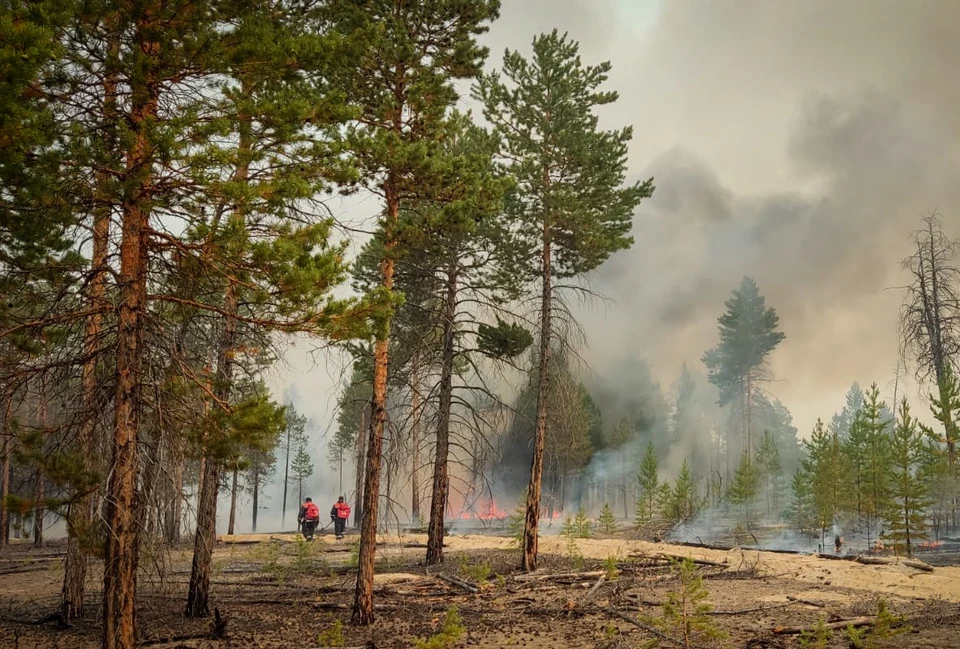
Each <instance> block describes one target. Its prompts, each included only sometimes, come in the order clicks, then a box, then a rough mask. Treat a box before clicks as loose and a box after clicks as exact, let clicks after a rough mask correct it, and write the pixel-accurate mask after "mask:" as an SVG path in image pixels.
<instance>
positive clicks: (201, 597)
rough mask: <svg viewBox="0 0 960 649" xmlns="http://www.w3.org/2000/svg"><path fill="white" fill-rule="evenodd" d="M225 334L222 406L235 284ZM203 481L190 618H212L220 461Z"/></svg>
mask: <svg viewBox="0 0 960 649" xmlns="http://www.w3.org/2000/svg"><path fill="white" fill-rule="evenodd" d="M224 297H225V299H224V311H225V312H226V313H227V316H226V317H225V318H224V322H223V334H222V337H221V339H220V344H219V348H218V350H217V377H216V388H215V390H214V394H215V396H216V397H217V399H218V400H219V401H220V402H221V403H228V402H229V399H230V383H231V380H232V378H233V347H234V342H235V338H236V329H237V321H236V319H235V317H233V316H235V314H236V313H237V294H236V288H235V287H234V286H233V284H232V283H230V284H228V285H227V287H226V290H225V296H224ZM204 460H205V461H204V471H203V480H202V482H201V486H200V495H199V497H198V502H197V533H196V535H195V537H194V545H193V565H192V567H191V571H190V589H189V592H188V593H187V608H186V610H185V615H186V616H187V617H206V616H208V615H210V572H211V566H212V562H213V546H214V545H215V544H216V541H217V495H218V493H219V491H220V471H221V468H222V463H221V462H220V459H219V458H216V457H212V456H207V455H206V454H205V457H204Z"/></svg>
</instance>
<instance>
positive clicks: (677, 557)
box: [660, 552, 730, 568]
mask: <svg viewBox="0 0 960 649" xmlns="http://www.w3.org/2000/svg"><path fill="white" fill-rule="evenodd" d="M660 554H661V555H662V556H664V557H666V558H667V559H673V560H674V561H680V562H683V561H688V560H689V561H692V562H693V563H694V564H696V565H698V566H711V567H715V568H729V567H730V564H729V563H720V562H719V561H709V560H707V559H694V558H693V557H683V556H680V555H679V554H667V553H666V552H661V553H660Z"/></svg>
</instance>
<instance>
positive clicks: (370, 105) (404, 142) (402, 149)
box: [329, 0, 500, 625]
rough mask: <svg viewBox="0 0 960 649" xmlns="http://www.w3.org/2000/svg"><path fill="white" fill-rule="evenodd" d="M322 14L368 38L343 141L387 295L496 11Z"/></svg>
mask: <svg viewBox="0 0 960 649" xmlns="http://www.w3.org/2000/svg"><path fill="white" fill-rule="evenodd" d="M329 5H330V6H329V9H330V12H331V15H332V16H333V17H334V19H335V21H336V24H337V26H338V29H340V30H344V31H346V32H347V33H354V32H355V31H356V30H358V29H360V30H368V29H369V28H370V27H371V26H375V27H374V28H373V30H372V31H371V32H370V38H369V39H368V41H367V42H366V45H367V47H365V48H364V49H363V50H362V51H361V52H359V53H358V55H357V56H356V57H355V59H354V60H353V61H352V62H351V63H353V64H354V65H355V70H356V71H355V72H354V73H353V75H352V79H351V81H352V83H351V84H350V87H349V90H350V94H351V96H352V97H353V98H354V99H355V100H356V101H357V103H358V104H359V106H360V107H361V114H360V115H359V116H358V119H357V121H356V122H355V123H354V125H353V126H352V127H351V128H350V130H349V133H348V143H349V146H350V149H351V152H352V154H353V157H354V159H355V161H356V163H357V165H358V166H359V168H360V171H361V174H360V180H361V182H362V183H363V184H364V185H365V186H367V187H368V188H369V189H371V190H373V191H374V192H375V193H376V194H377V195H380V196H382V197H383V199H384V212H383V219H382V225H381V228H382V231H383V256H382V259H381V260H380V270H381V273H380V286H379V288H378V289H377V291H376V293H375V294H374V295H376V296H380V297H382V298H386V299H388V300H390V301H391V302H394V300H391V299H390V298H391V295H392V291H393V285H394V270H395V262H396V258H395V250H396V248H397V246H398V243H399V241H400V238H401V237H402V235H403V233H402V231H401V230H400V212H401V206H402V205H403V204H405V203H407V202H411V201H412V202H417V201H419V200H423V199H432V198H438V197H441V196H442V193H443V191H444V190H445V189H447V188H448V187H451V186H456V173H457V169H456V168H455V167H454V166H452V165H450V164H449V159H448V158H447V156H445V155H444V152H443V149H442V143H443V139H444V136H445V134H446V130H447V126H448V122H447V119H446V117H447V112H448V110H449V109H450V108H452V107H453V105H454V104H455V103H456V101H457V90H456V88H455V87H454V83H453V82H454V81H455V80H456V79H469V78H471V77H474V76H475V75H477V74H478V73H479V71H480V67H481V65H482V64H483V60H484V59H485V58H486V55H487V50H486V48H484V47H481V46H480V45H479V44H478V43H477V42H476V38H477V37H478V36H479V35H480V34H482V33H484V32H485V31H486V30H487V26H486V23H487V22H488V21H490V20H492V19H495V18H496V17H497V15H498V12H499V6H500V3H499V1H498V0H437V1H436V2H430V3H420V2H414V3H402V4H398V3H396V2H394V1H393V0H369V1H367V2H362V3H357V2H353V1H352V0H332V1H331V2H330V3H329ZM391 315H392V313H391V312H387V313H384V314H382V316H381V317H378V318H376V319H375V321H374V323H373V324H374V329H375V336H374V339H375V340H374V345H373V346H374V353H373V372H372V374H373V398H372V408H371V426H370V432H369V439H368V441H367V444H366V467H365V472H364V473H365V481H364V488H363V518H362V525H361V530H360V556H359V564H360V570H359V572H358V575H357V587H356V591H355V597H354V606H353V614H352V621H353V622H354V623H355V624H363V625H366V624H370V623H372V622H373V620H374V613H373V574H374V548H375V545H376V532H377V515H378V503H379V500H380V469H381V461H382V449H383V432H384V426H385V422H386V407H387V378H388V361H389V341H390V327H391Z"/></svg>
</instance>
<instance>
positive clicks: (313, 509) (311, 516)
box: [303, 503, 320, 521]
mask: <svg viewBox="0 0 960 649" xmlns="http://www.w3.org/2000/svg"><path fill="white" fill-rule="evenodd" d="M303 517H304V518H305V519H307V520H308V521H318V520H320V510H319V509H318V508H317V506H316V505H315V504H313V503H307V507H306V511H305V512H304V514H303Z"/></svg>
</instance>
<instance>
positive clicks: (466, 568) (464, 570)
mask: <svg viewBox="0 0 960 649" xmlns="http://www.w3.org/2000/svg"><path fill="white" fill-rule="evenodd" d="M458 572H459V573H460V575H462V576H463V577H466V578H467V579H469V580H470V581H472V582H474V583H477V584H480V585H481V586H482V585H483V584H484V583H486V581H487V580H488V579H490V575H492V574H493V569H492V568H490V564H489V563H488V562H486V561H477V562H475V563H474V562H471V561H470V560H469V558H468V557H467V555H465V554H461V555H460V559H459V570H458Z"/></svg>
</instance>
